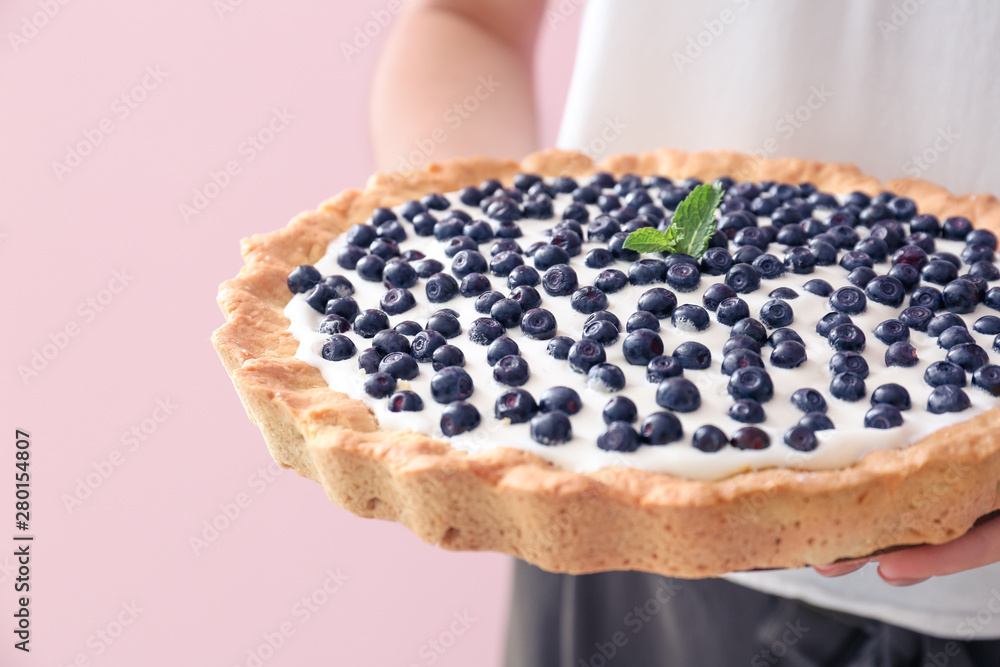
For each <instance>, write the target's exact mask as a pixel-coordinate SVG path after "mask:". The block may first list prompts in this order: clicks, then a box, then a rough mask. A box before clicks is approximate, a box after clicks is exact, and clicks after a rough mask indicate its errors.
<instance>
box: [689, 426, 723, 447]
mask: <svg viewBox="0 0 1000 667" xmlns="http://www.w3.org/2000/svg"><path fill="white" fill-rule="evenodd" d="M691 444H692V445H693V446H694V448H695V449H698V450H700V451H703V452H717V451H719V450H720V449H722V448H723V447H725V446H726V445H727V444H729V438H728V437H726V434H725V433H724V432H723V431H722V429H720V428H719V427H718V426H713V425H711V424H706V425H704V426H699V427H698V429H697V430H696V431H695V432H694V436H692V438H691Z"/></svg>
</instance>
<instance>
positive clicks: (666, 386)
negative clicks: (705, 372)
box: [656, 377, 701, 412]
mask: <svg viewBox="0 0 1000 667" xmlns="http://www.w3.org/2000/svg"><path fill="white" fill-rule="evenodd" d="M656 404H657V405H659V406H660V407H662V408H667V409H668V410H673V411H674V412H694V411H695V410H697V409H698V408H699V407H701V393H700V392H699V391H698V387H696V386H695V384H694V383H693V382H691V381H690V380H688V379H687V378H684V377H670V378H666V379H664V380H661V381H660V384H659V385H657V387H656Z"/></svg>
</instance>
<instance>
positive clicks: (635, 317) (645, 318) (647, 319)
mask: <svg viewBox="0 0 1000 667" xmlns="http://www.w3.org/2000/svg"><path fill="white" fill-rule="evenodd" d="M639 329H649V330H650V331H659V330H660V320H659V318H657V317H656V315H654V314H653V313H651V312H649V311H648V310H637V311H635V312H634V313H632V314H631V315H629V317H628V321H626V322H625V330H626V331H627V332H628V333H632V332H633V331H637V330H639ZM998 333H1000V331H998Z"/></svg>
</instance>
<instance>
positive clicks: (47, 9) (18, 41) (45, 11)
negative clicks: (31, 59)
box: [7, 0, 70, 53]
mask: <svg viewBox="0 0 1000 667" xmlns="http://www.w3.org/2000/svg"><path fill="white" fill-rule="evenodd" d="M69 3H70V0H39V2H38V9H39V11H37V12H34V13H32V14H31V15H30V16H23V17H22V18H21V27H20V29H19V30H18V31H17V32H8V33H7V41H8V42H10V48H11V49H12V50H13V51H14V53H17V52H18V51H20V50H21V48H22V47H23V46H25V45H26V44H27V43H28V42H30V41H31V40H33V39H34V38H35V37H38V33H39V32H41V31H42V30H43V29H44V28H45V27H46V26H47V25H49V22H50V21H51V20H52V19H54V18H55V17H56V16H58V15H59V13H60V12H61V11H62V8H63V7H65V6H66V5H68V4H69Z"/></svg>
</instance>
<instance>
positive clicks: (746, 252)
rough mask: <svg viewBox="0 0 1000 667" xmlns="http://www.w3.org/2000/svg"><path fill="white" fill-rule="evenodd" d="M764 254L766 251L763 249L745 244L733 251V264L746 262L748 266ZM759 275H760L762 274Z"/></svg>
mask: <svg viewBox="0 0 1000 667" xmlns="http://www.w3.org/2000/svg"><path fill="white" fill-rule="evenodd" d="M763 254H764V251H763V250H761V249H760V248H755V247H753V246H752V245H745V246H743V247H742V248H740V249H739V250H737V251H736V252H734V253H733V265H734V266H735V265H736V264H746V265H747V266H750V265H751V264H752V263H753V261H754V260H755V259H757V258H758V257H760V256H761V255H763ZM730 268H732V267H730ZM727 273H728V271H727ZM757 275H758V276H759V275H760V274H757Z"/></svg>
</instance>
